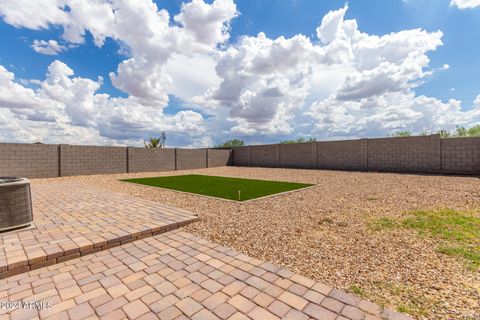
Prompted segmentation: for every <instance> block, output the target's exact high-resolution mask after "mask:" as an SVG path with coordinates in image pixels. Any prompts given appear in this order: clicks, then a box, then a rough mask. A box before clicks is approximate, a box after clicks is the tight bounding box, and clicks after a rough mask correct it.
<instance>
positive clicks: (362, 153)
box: [232, 135, 480, 175]
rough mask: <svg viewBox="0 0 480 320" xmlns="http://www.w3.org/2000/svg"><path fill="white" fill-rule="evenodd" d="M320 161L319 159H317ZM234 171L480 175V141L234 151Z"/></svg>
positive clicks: (389, 141) (383, 141) (387, 141)
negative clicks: (240, 168)
mask: <svg viewBox="0 0 480 320" xmlns="http://www.w3.org/2000/svg"><path fill="white" fill-rule="evenodd" d="M315 155H316V157H315ZM232 164H233V165H235V166H252V167H282V168H316V169H338V170H364V171H391V172H418V173H457V174H476V175H478V174H480V138H451V139H441V138H440V135H431V136H419V137H401V138H379V139H361V140H346V141H323V142H316V143H299V144H286V145H265V146H245V147H239V148H234V149H233V156H232Z"/></svg>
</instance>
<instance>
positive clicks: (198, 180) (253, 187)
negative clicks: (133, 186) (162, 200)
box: [122, 174, 312, 201]
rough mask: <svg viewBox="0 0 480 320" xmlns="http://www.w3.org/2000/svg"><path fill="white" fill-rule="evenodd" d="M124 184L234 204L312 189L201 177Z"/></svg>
mask: <svg viewBox="0 0 480 320" xmlns="http://www.w3.org/2000/svg"><path fill="white" fill-rule="evenodd" d="M122 181H125V182H130V183H138V184H143V185H147V186H152V187H159V188H166V189H172V190H177V191H184V192H190V193H196V194H201V195H205V196H211V197H217V198H223V199H228V200H235V201H246V200H252V199H256V198H260V197H265V196H269V195H272V194H277V193H281V192H287V191H292V190H298V189H301V188H306V187H310V186H312V184H306V183H292V182H284V181H268V180H256V179H239V178H227V177H215V176H206V175H199V174H186V175H180V176H178V175H176V176H168V177H151V178H136V179H125V180H122Z"/></svg>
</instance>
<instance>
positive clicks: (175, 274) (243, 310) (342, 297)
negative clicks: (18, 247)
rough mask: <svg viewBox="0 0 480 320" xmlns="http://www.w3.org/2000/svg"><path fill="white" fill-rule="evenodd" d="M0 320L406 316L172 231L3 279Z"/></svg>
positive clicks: (210, 243) (273, 266) (391, 317)
mask: <svg viewBox="0 0 480 320" xmlns="http://www.w3.org/2000/svg"><path fill="white" fill-rule="evenodd" d="M0 300H2V301H10V302H15V301H24V302H31V301H37V302H43V303H44V305H48V303H51V305H52V308H47V309H43V310H37V309H36V308H31V309H19V308H10V309H8V308H1V309H0V319H4V318H5V319H8V318H10V319H20V318H23V319H31V318H36V317H39V318H41V319H46V318H49V319H87V318H91V319H95V318H102V319H157V318H159V319H201V320H203V319H261V320H264V319H281V318H283V319H324V320H328V319H339V320H340V319H343V320H346V319H409V318H408V317H406V316H404V315H402V314H399V313H396V312H391V311H388V310H382V308H380V307H379V306H377V305H375V304H373V303H370V302H368V301H365V300H361V299H359V298H357V297H356V296H354V295H351V294H347V293H344V292H342V291H339V290H336V289H333V288H331V287H328V286H326V285H323V284H321V283H318V282H315V281H313V280H311V279H308V278H305V277H303V276H300V275H298V274H295V273H292V272H290V271H288V270H286V269H283V268H280V267H277V266H275V265H272V264H270V263H267V262H264V261H261V260H258V259H254V258H250V257H248V256H246V255H243V254H239V253H237V252H235V251H233V250H231V249H228V248H226V247H222V246H219V245H217V244H214V243H212V242H209V241H206V240H203V239H200V238H197V237H195V236H194V235H192V234H189V233H186V232H183V231H180V230H174V231H170V232H167V233H164V234H161V235H156V236H152V237H148V238H144V239H141V240H137V241H134V242H131V243H127V244H124V245H121V246H118V247H115V248H111V249H109V250H106V251H101V252H97V253H93V254H90V255H87V256H83V257H80V258H77V259H73V260H69V261H66V262H61V263H58V264H55V265H51V266H48V267H45V268H42V269H38V270H32V271H29V272H28V273H22V274H19V275H16V276H12V277H9V278H7V279H4V280H1V281H0Z"/></svg>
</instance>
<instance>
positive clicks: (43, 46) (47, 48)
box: [31, 40, 67, 56]
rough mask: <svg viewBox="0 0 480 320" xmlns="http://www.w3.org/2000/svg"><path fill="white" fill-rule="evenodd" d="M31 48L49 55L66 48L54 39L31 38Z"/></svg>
mask: <svg viewBox="0 0 480 320" xmlns="http://www.w3.org/2000/svg"><path fill="white" fill-rule="evenodd" d="M31 47H32V49H33V50H34V51H36V52H38V53H41V54H46V55H50V56H54V55H57V54H59V53H61V52H63V51H66V50H67V47H66V46H64V45H61V44H59V43H58V42H57V41H56V40H48V41H45V40H33V43H32V45H31Z"/></svg>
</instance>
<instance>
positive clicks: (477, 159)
mask: <svg viewBox="0 0 480 320" xmlns="http://www.w3.org/2000/svg"><path fill="white" fill-rule="evenodd" d="M441 145H442V147H441V152H442V169H443V171H444V172H446V173H459V174H478V173H480V138H469V139H466V138H452V139H442V141H441Z"/></svg>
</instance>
